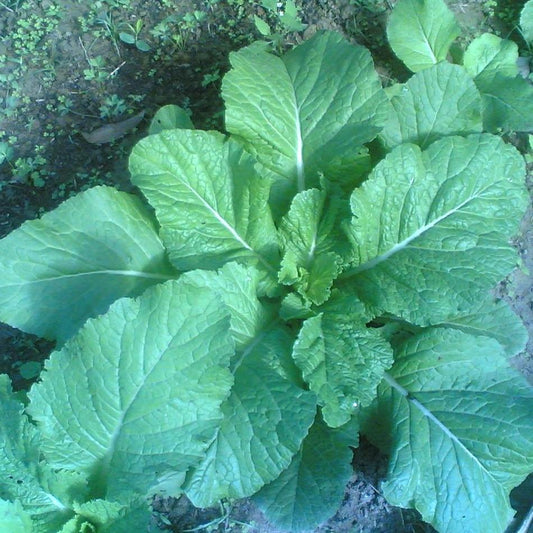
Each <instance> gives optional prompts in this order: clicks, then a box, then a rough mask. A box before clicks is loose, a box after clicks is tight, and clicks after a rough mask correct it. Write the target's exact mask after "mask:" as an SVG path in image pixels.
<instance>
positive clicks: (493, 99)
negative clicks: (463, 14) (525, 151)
mask: <svg viewBox="0 0 533 533" xmlns="http://www.w3.org/2000/svg"><path fill="white" fill-rule="evenodd" d="M517 60H518V47H517V46H516V44H515V43H513V42H511V41H508V40H506V39H500V38H499V37H496V36H495V35H490V34H483V35H481V36H480V37H478V38H477V39H474V41H472V43H470V46H469V47H468V49H467V50H466V52H465V55H464V65H465V68H466V69H467V71H468V72H469V74H470V75H471V76H472V77H473V78H474V82H475V83H476V85H477V87H478V89H479V91H480V93H481V97H482V103H483V126H484V129H485V130H488V131H498V130H504V131H530V130H533V119H532V118H531V117H533V87H532V86H531V85H530V84H529V83H528V82H527V81H526V80H524V79H523V78H522V77H521V76H519V75H518V67H517Z"/></svg>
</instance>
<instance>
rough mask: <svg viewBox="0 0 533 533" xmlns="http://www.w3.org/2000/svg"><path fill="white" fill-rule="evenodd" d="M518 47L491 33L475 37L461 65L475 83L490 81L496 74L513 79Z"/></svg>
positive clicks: (515, 70) (516, 68)
mask: <svg viewBox="0 0 533 533" xmlns="http://www.w3.org/2000/svg"><path fill="white" fill-rule="evenodd" d="M517 60H518V46H517V45H516V43H514V42H513V41H509V40H507V39H502V38H501V37H498V36H497V35H493V34H492V33H484V34H482V35H480V36H479V37H476V38H475V39H474V40H473V41H472V42H471V43H470V44H469V45H468V48H467V49H466V51H465V54H464V57H463V65H464V67H465V69H466V70H467V72H468V73H469V74H470V75H471V76H472V77H473V78H474V80H475V81H476V83H478V82H479V81H483V80H486V81H487V84H490V80H492V79H493V78H494V76H495V75H496V74H501V75H502V76H505V77H510V78H514V77H515V76H517V75H518V66H517V64H516V61H517Z"/></svg>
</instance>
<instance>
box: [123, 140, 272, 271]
mask: <svg viewBox="0 0 533 533" xmlns="http://www.w3.org/2000/svg"><path fill="white" fill-rule="evenodd" d="M255 164H256V163H255V160H254V159H253V158H252V157H251V156H250V155H248V154H247V153H245V152H244V151H243V148H242V147H240V146H239V145H238V144H236V143H235V142H233V141H231V140H226V138H225V137H224V135H222V134H221V133H216V132H205V131H193V130H167V131H163V132H161V133H159V134H157V135H151V136H149V137H146V138H145V139H143V140H142V141H140V142H139V143H138V144H137V145H136V146H135V148H134V149H133V152H132V154H131V157H130V171H131V174H132V181H133V183H134V184H135V185H137V186H138V187H139V188H140V189H141V191H142V192H143V194H144V195H145V196H146V197H147V198H148V201H149V202H150V204H151V205H152V206H153V207H154V209H155V213H156V216H157V218H158V220H159V222H160V224H161V232H160V234H161V238H162V239H163V242H164V243H165V246H166V247H167V250H168V253H169V257H170V260H171V262H172V263H173V264H174V266H175V267H176V268H178V269H179V270H190V269H195V268H206V269H212V268H217V267H219V266H222V265H223V264H224V263H226V262H228V261H231V260H241V261H243V260H247V261H248V262H249V261H253V262H258V263H260V264H261V265H262V266H263V268H266V269H269V270H273V268H274V267H273V266H272V265H270V264H269V261H272V262H273V263H274V264H275V263H276V260H277V257H276V254H277V237H276V233H275V228H274V224H273V222H272V219H271V216H270V209H269V207H268V205H267V201H268V196H269V191H270V182H269V180H267V179H264V178H261V177H260V176H259V175H258V174H257V173H256V171H255V169H254V166H255Z"/></svg>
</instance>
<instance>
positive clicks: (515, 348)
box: [439, 296, 528, 357]
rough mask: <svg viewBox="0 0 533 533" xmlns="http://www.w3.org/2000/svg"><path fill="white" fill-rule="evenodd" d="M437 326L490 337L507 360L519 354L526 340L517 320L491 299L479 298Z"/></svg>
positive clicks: (499, 302)
mask: <svg viewBox="0 0 533 533" xmlns="http://www.w3.org/2000/svg"><path fill="white" fill-rule="evenodd" d="M439 326H443V327H448V328H457V329H460V330H461V331H464V332H465V333H469V334H470V335H484V336H486V337H492V338H493V339H495V340H497V341H498V342H499V343H500V344H501V345H502V347H503V348H504V350H505V353H506V355H507V356H508V357H513V356H514V355H516V354H517V353H519V352H521V351H523V350H524V349H525V347H526V344H527V339H528V333H527V329H526V328H525V326H524V324H523V323H522V321H521V320H520V318H519V317H518V316H517V315H515V313H514V312H513V311H512V310H511V308H510V307H509V305H508V304H507V303H506V302H504V301H503V300H500V301H495V300H494V299H493V298H492V296H490V297H489V298H487V299H484V300H483V299H480V300H479V301H478V302H476V305H475V306H474V307H473V308H472V309H471V310H470V311H468V312H464V313H462V314H459V315H456V316H449V317H448V318H447V319H446V321H445V322H444V323H441V324H439Z"/></svg>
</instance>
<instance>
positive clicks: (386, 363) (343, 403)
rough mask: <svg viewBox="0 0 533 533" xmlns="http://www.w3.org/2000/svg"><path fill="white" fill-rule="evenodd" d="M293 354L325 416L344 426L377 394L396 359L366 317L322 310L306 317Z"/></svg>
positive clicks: (332, 425)
mask: <svg viewBox="0 0 533 533" xmlns="http://www.w3.org/2000/svg"><path fill="white" fill-rule="evenodd" d="M293 357H294V361H295V362H296V364H297V365H298V366H299V367H300V369H301V370H302V374H303V378H304V380H305V381H306V382H307V383H308V384H309V388H310V389H311V390H312V391H314V392H315V393H316V394H317V396H318V403H319V404H320V405H321V406H322V414H323V417H324V420H325V422H326V423H327V424H328V425H329V426H330V427H339V426H341V425H343V424H345V423H346V422H347V421H348V420H349V419H350V418H351V417H352V415H353V414H354V412H355V410H356V409H357V408H358V407H359V405H368V404H369V403H370V402H371V401H372V400H373V399H374V397H375V395H376V388H377V386H378V384H379V382H380V381H381V378H382V377H383V372H384V371H385V370H386V369H387V368H389V367H390V365H391V364H392V349H391V347H390V345H389V344H388V343H387V342H386V341H385V340H384V339H383V338H382V337H381V336H380V334H379V332H377V331H376V330H375V329H371V328H366V327H365V325H364V322H363V323H360V322H359V323H358V322H355V323H354V322H353V321H351V320H345V321H343V320H342V319H341V320H339V319H338V317H336V316H334V317H329V316H328V315H327V314H320V315H318V316H316V317H312V318H309V319H307V320H306V321H305V322H304V324H303V326H302V329H301V330H300V333H299V335H298V339H297V340H296V342H295V344H294V350H293Z"/></svg>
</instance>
